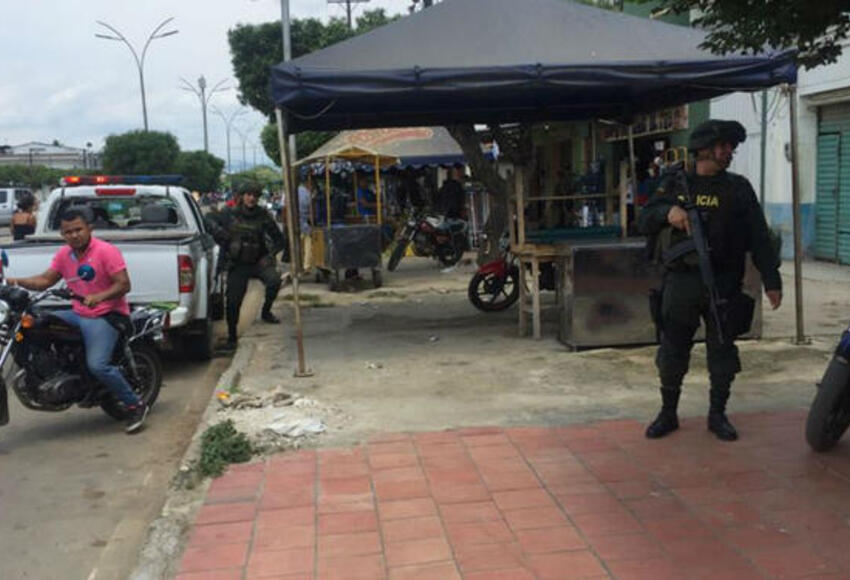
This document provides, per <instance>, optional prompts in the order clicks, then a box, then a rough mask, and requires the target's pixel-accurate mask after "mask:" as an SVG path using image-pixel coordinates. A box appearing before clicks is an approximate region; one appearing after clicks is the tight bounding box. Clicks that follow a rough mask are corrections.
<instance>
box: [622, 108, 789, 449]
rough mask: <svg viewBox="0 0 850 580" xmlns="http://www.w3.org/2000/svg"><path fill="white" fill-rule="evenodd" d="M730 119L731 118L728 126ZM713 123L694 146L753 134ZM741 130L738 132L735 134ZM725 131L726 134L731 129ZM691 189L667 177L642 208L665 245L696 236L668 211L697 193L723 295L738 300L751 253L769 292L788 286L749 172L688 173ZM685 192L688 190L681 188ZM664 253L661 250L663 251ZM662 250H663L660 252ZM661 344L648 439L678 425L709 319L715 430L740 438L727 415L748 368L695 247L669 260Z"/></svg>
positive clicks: (648, 226) (645, 224)
mask: <svg viewBox="0 0 850 580" xmlns="http://www.w3.org/2000/svg"><path fill="white" fill-rule="evenodd" d="M723 123H727V125H726V126H725V127H724V125H723ZM728 123H729V122H717V121H709V122H708V123H707V124H704V125H703V126H701V127H699V128H697V130H695V131H694V134H693V135H692V138H691V147H690V148H691V149H702V148H705V147H710V146H711V145H713V144H714V143H716V142H717V141H720V140H723V139H728V140H729V141H730V142H732V143H735V144H737V143H738V142H740V141H742V140H743V138H745V135H744V136H743V137H741V136H740V134H739V133H738V132H737V127H740V125H738V124H737V123H734V122H733V123H734V125H732V126H731V127H730V126H729V125H728ZM732 130H734V132H731V131H732ZM724 131H725V132H724ZM687 185H688V191H687V192H685V191H683V188H681V187H677V186H676V183H675V181H674V179H673V177H668V178H666V179H665V180H664V181H663V182H662V184H661V188H660V189H659V190H658V192H656V194H655V195H654V196H653V198H652V199H651V200H650V202H649V203H648V204H647V206H646V207H645V208H644V209H643V210H642V211H641V214H640V218H639V224H638V225H639V228H640V230H641V232H642V233H644V234H647V235H649V236H651V237H656V238H657V240H658V243H659V244H660V245H662V246H665V247H664V248H662V250H667V251H669V250H670V249H672V248H674V247H676V246H677V244H679V243H681V242H682V241H685V239H686V238H687V237H688V234H687V233H686V232H684V231H682V230H677V229H674V228H672V226H671V225H670V224H669V222H668V219H667V216H668V213H669V211H670V209H671V208H672V207H673V206H674V205H677V204H680V203H683V202H685V201H686V200H685V195H689V196H690V201H691V203H693V204H694V205H695V206H696V208H697V209H698V211H700V214H701V215H702V217H703V219H702V222H703V224H704V230H705V234H706V237H707V238H708V245H709V248H710V250H711V266H712V270H713V272H714V278H715V285H716V287H717V292H718V294H719V295H720V297H721V299H725V300H726V301H727V302H729V303H734V302H735V299H736V297H738V296H740V293H741V290H742V285H743V278H744V269H745V258H746V254H747V252H751V254H752V258H753V263H754V264H755V266H756V268H757V269H758V271H759V272H760V273H761V276H762V282H763V284H764V287H765V290H781V289H782V280H781V278H780V275H779V257H778V255H777V252H776V249H775V246H774V244H773V242H772V240H771V236H770V232H769V230H768V227H767V223H766V222H765V218H764V214H763V213H762V210H761V207H760V206H759V203H758V200H757V198H756V194H755V192H754V191H753V188H752V186H751V185H750V183H749V182H748V181H747V179H746V178H744V177H742V176H740V175H736V174H734V173H731V172H728V171H722V172H720V173H718V174H716V175H713V176H698V175H695V174H691V175H688V176H687ZM680 190H681V191H680ZM658 253H660V251H659V252H658ZM657 255H658V254H657ZM659 318H660V320H658V321H657V322H659V326H660V330H661V333H660V346H659V348H658V353H657V356H656V366H657V367H658V373H659V378H660V380H661V395H662V401H663V407H662V411H661V413H660V414H659V417H658V418H657V419H656V421H655V422H653V423H652V424H651V425H650V426H649V428H648V429H647V437H650V438H655V437H661V436H663V435H666V434H667V433H669V432H670V431H673V430H675V429H676V428H677V427H678V419H677V417H676V408H677V406H678V401H679V394H680V392H681V386H682V380H683V379H684V376H685V374H686V373H687V371H688V365H689V362H690V353H691V347H692V346H693V336H694V333H695V332H696V330H697V329H698V328H699V325H700V318H702V319H704V320H705V328H706V350H707V364H708V371H709V376H710V380H711V390H710V410H709V429H711V430H712V431H713V432H714V433H715V434H717V436H718V437H719V438H721V439H726V440H733V439H736V438H737V433H736V432H735V429H734V427H732V425H731V424H730V423H729V422H728V419H727V418H726V416H725V411H726V402H727V400H728V398H729V392H730V388H731V384H732V381H733V380H734V378H735V375H736V374H737V373H738V372H739V371H740V370H741V361H740V359H739V357H738V348H737V347H736V346H735V344H734V339H735V337H734V336H728V334H727V333H724V336H723V340H722V341H721V340H719V336H718V329H717V327H716V324H715V322H714V320H713V318H712V317H711V315H710V311H709V295H708V289H707V287H706V285H705V283H704V282H703V279H702V275H701V273H700V270H699V262H698V257H697V255H696V254H695V252H690V253H687V254H684V255H682V256H680V257H678V258H676V259H673V260H671V261H669V262H667V263H665V273H664V283H663V287H662V294H661V305H660V316H659Z"/></svg>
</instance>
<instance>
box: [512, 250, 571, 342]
mask: <svg viewBox="0 0 850 580" xmlns="http://www.w3.org/2000/svg"><path fill="white" fill-rule="evenodd" d="M567 251H569V246H565V245H560V244H559V245H552V244H533V243H528V242H526V243H525V244H523V245H522V246H518V247H513V248H511V253H513V255H514V256H516V258H517V261H518V262H519V264H518V265H519V335H520V336H525V335H527V334H528V315H529V314H531V328H532V336H533V337H534V339H535V340H540V338H541V327H542V321H541V316H540V310H541V303H540V264H541V263H544V262H556V263H557V262H558V258H559V257H560V256H562V255H564V252H567ZM528 269H530V270H531V284H529V283H528V282H529V280H528V275H527V273H526V272H527V271H528ZM558 286H559V285H556V291H555V305H556V307H558V308H560V307H561V296H560V295H559V292H558V291H557V288H558ZM529 294H530V296H529Z"/></svg>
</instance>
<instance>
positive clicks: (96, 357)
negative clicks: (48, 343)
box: [54, 310, 141, 406]
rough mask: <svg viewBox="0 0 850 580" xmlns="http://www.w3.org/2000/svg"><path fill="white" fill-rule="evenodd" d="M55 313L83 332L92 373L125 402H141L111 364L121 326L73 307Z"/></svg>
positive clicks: (117, 397)
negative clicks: (89, 316) (113, 324)
mask: <svg viewBox="0 0 850 580" xmlns="http://www.w3.org/2000/svg"><path fill="white" fill-rule="evenodd" d="M54 314H56V316H58V317H59V318H61V319H62V320H64V321H65V322H67V323H68V324H70V325H71V326H76V327H77V328H79V329H80V332H82V334H83V344H84V345H85V347H86V366H87V367H88V369H89V372H90V373H91V374H92V376H94V378H95V379H97V380H98V381H99V382H100V383H101V384H103V385H104V386H106V387H107V388H108V389H109V390H110V391H112V394H113V395H114V396H115V398H116V399H118V400H119V401H121V402H122V403H124V404H125V405H128V406H133V405H138V404H139V403H141V400H140V399H139V397H138V395H136V393H134V392H133V389H132V387H130V383H128V382H127V379H125V378H124V375H122V374H121V371H120V370H119V369H118V367H116V366H115V365H112V364H110V362H111V361H112V351H114V350H115V343H116V342H117V341H118V330H117V329H116V328H115V327H114V326H112V325H111V324H109V322H107V321H106V319H105V318H86V317H84V316H80V315H79V314H77V313H76V312H74V311H73V310H60V311H58V312H55V313H54Z"/></svg>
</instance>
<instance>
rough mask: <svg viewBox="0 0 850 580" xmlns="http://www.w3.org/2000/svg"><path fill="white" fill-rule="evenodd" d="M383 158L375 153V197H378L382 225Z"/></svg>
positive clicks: (379, 221)
mask: <svg viewBox="0 0 850 580" xmlns="http://www.w3.org/2000/svg"><path fill="white" fill-rule="evenodd" d="M381 194H382V191H381V159H380V157H378V156H377V155H375V197H376V198H377V200H376V201H377V203H378V207H377V211H378V225H379V226H380V225H381Z"/></svg>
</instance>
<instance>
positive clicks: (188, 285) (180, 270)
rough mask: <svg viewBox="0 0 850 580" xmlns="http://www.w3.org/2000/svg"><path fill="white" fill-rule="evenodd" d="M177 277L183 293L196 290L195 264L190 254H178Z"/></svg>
mask: <svg viewBox="0 0 850 580" xmlns="http://www.w3.org/2000/svg"><path fill="white" fill-rule="evenodd" d="M177 279H178V281H179V283H180V293H181V294H183V293H185V292H194V291H195V265H194V264H193V263H192V258H191V257H190V256H182V255H181V256H177Z"/></svg>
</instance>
